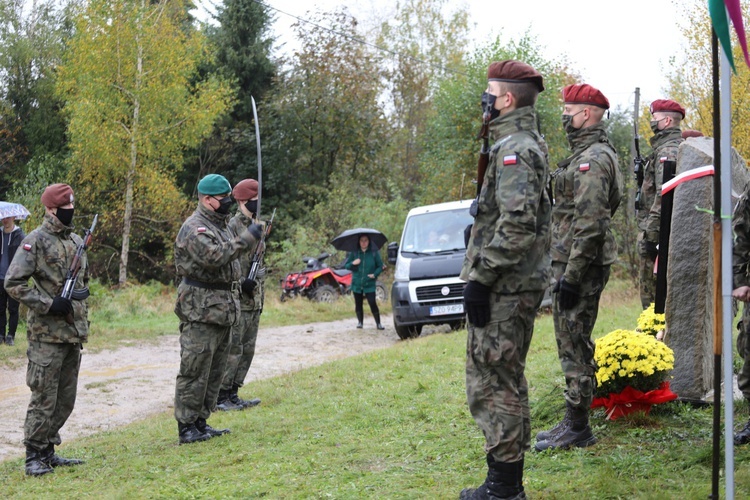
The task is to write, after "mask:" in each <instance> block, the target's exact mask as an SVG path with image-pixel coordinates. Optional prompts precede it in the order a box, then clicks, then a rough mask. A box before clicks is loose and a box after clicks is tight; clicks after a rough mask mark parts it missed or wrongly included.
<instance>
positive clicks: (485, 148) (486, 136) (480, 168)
mask: <svg viewBox="0 0 750 500" xmlns="http://www.w3.org/2000/svg"><path fill="white" fill-rule="evenodd" d="M491 112H492V109H489V108H487V109H485V110H484V112H483V113H482V128H481V129H479V134H477V139H481V140H482V148H481V149H480V150H479V162H478V163H477V196H479V193H481V192H482V184H484V174H485V172H487V164H489V162H490V118H491V116H492V114H491Z"/></svg>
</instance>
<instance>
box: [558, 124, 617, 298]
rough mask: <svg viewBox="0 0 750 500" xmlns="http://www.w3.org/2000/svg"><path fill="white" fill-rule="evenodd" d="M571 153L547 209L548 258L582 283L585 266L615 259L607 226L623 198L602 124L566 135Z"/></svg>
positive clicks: (568, 277) (573, 280)
mask: <svg viewBox="0 0 750 500" xmlns="http://www.w3.org/2000/svg"><path fill="white" fill-rule="evenodd" d="M568 139H569V141H570V145H571V148H572V149H573V154H572V155H571V156H569V157H568V158H566V159H565V160H563V161H561V162H560V163H558V168H557V170H556V171H555V172H554V173H553V174H552V176H553V178H554V181H555V206H554V208H553V209H552V247H551V249H550V254H551V257H552V261H553V262H566V263H567V266H566V267H565V274H564V275H563V276H564V277H565V281H568V282H570V283H575V284H581V281H582V279H583V276H584V274H585V273H586V271H587V270H588V267H589V266H590V265H598V266H604V265H609V264H612V263H613V262H614V261H615V260H616V259H617V244H616V243H615V238H614V236H613V235H612V231H611V230H610V225H611V222H612V216H613V215H614V214H615V210H617V207H618V206H619V205H620V199H621V198H622V189H623V184H622V174H621V173H620V169H619V168H618V165H617V153H615V148H614V147H613V146H612V144H611V143H610V142H609V139H608V137H607V131H606V130H605V125H604V123H598V124H597V125H593V126H591V127H586V128H583V129H580V130H578V131H576V132H575V133H573V134H569V136H568Z"/></svg>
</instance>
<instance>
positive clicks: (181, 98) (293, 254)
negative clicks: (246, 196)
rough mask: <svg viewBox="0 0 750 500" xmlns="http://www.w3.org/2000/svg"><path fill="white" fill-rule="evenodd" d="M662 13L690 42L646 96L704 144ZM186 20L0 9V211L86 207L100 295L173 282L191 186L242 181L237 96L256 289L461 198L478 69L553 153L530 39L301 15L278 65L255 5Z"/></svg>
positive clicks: (250, 1) (83, 213)
mask: <svg viewBox="0 0 750 500" xmlns="http://www.w3.org/2000/svg"><path fill="white" fill-rule="evenodd" d="M744 4H745V2H743V6H744ZM675 8H676V9H682V10H683V14H682V16H681V18H682V19H684V23H683V25H682V26H681V31H682V34H683V36H684V38H685V40H686V45H687V46H688V47H690V48H691V49H690V50H687V51H685V52H683V53H680V54H675V55H674V56H673V57H672V59H671V62H670V64H669V67H665V68H664V71H665V73H667V74H668V75H669V85H668V88H665V89H664V96H666V97H669V98H673V99H675V100H677V101H679V102H681V103H682V104H683V105H684V106H685V107H686V108H687V118H686V121H685V123H684V127H683V128H693V129H697V130H701V131H703V132H704V133H705V134H706V135H710V131H711V120H712V115H711V85H710V82H711V75H710V23H709V19H708V14H707V9H706V2H704V1H701V0H693V1H692V2H686V3H681V4H679V5H677V4H676V5H675ZM193 9H194V5H193V2H192V0H88V1H86V0H67V1H65V0H34V1H33V2H31V4H30V5H29V2H28V1H24V0H0V199H3V200H7V201H12V202H20V203H23V204H24V205H25V206H26V207H27V208H29V209H30V210H31V211H32V216H31V217H30V218H29V220H28V221H27V222H25V223H24V229H25V230H26V231H27V232H28V231H30V230H31V229H33V228H34V227H36V226H37V225H38V224H39V222H40V221H41V218H42V215H43V209H42V207H41V206H40V202H39V196H40V194H41V192H42V190H43V189H44V187H45V186H46V185H48V184H50V183H54V182H67V183H69V184H71V185H72V186H73V188H74V190H75V191H76V218H75V221H74V223H75V225H76V227H77V228H78V229H79V231H80V232H82V230H83V229H82V228H84V227H88V226H89V225H90V223H91V220H92V218H93V216H94V214H96V213H98V214H99V221H100V224H99V226H98V227H97V231H96V239H95V244H94V246H93V248H92V249H91V250H90V252H89V256H90V262H91V265H92V272H93V275H94V276H95V277H97V278H99V279H100V280H101V281H102V282H103V283H105V284H107V285H124V284H126V283H128V282H132V283H136V282H146V281H150V280H158V281H160V282H163V283H170V282H173V280H174V279H175V270H174V265H173V259H172V248H173V243H174V238H175V236H176V233H177V230H178V229H179V227H180V225H181V224H182V222H183V220H184V219H185V218H186V217H187V216H188V215H189V214H190V212H191V211H192V210H193V209H194V208H195V204H196V199H195V195H196V185H197V183H198V181H199V180H200V178H202V177H203V176H204V175H206V174H208V173H220V174H222V175H225V176H226V177H227V178H228V179H229V180H230V182H231V183H232V184H235V183H237V182H239V181H240V180H242V179H244V178H249V177H251V178H257V173H258V165H257V149H256V137H255V123H254V121H253V113H252V105H251V96H253V97H254V98H255V101H256V103H257V105H258V115H259V119H258V121H259V123H258V125H259V127H260V135H261V148H262V165H263V193H262V210H263V213H262V216H263V217H268V215H269V214H270V212H271V210H272V209H274V208H275V209H277V216H276V221H275V223H274V230H273V234H272V236H271V239H270V241H269V248H270V250H269V252H268V254H267V262H268V264H269V266H270V267H271V268H272V269H274V270H276V274H275V276H276V278H281V277H283V274H284V273H285V272H287V271H291V270H293V269H295V268H298V267H300V265H301V264H300V259H301V257H302V256H303V255H316V254H317V253H319V252H320V251H324V250H328V251H330V252H331V253H333V249H332V247H330V241H331V239H332V238H333V237H334V236H336V234H338V233H339V232H341V231H342V230H344V229H348V228H351V227H357V226H365V227H375V228H378V229H380V230H381V231H383V232H384V233H385V234H386V235H387V236H388V237H389V239H390V240H391V241H398V240H399V239H400V234H401V228H402V226H403V222H404V219H405V217H406V213H407V212H408V210H409V209H410V208H412V207H414V206H418V205H423V204H428V203H439V202H444V201H451V200H457V199H460V198H464V199H465V198H471V197H473V195H474V193H475V190H476V186H475V185H474V184H472V182H471V180H472V179H474V178H475V176H476V161H477V152H478V150H479V142H478V141H477V139H476V135H477V132H478V130H479V126H480V121H481V110H480V107H479V101H480V96H481V93H482V91H483V90H484V89H485V87H486V68H487V65H488V63H489V62H491V61H494V60H502V59H518V60H522V61H525V62H527V63H529V64H531V65H532V66H534V67H535V68H537V69H538V70H539V71H540V72H541V73H542V74H543V75H544V78H545V86H546V88H547V90H546V91H545V92H543V93H542V94H541V95H540V98H539V102H538V104H537V109H538V112H539V115H540V118H541V123H540V128H541V131H542V133H543V134H544V136H545V138H546V140H547V143H548V145H549V151H550V165H551V169H554V165H555V163H556V162H558V161H560V160H562V159H563V158H565V157H566V156H567V155H568V151H569V150H568V145H567V140H566V138H565V135H564V133H563V130H562V126H561V123H560V114H561V110H562V102H561V94H560V90H561V89H562V87H564V86H565V85H567V84H570V83H578V82H580V78H581V77H580V74H579V72H578V71H577V70H576V68H575V67H573V66H572V65H571V64H570V63H569V62H568V61H567V60H566V59H565V58H564V57H563V58H548V57H546V56H545V48H544V47H543V46H541V45H540V44H539V43H537V41H536V39H535V37H534V34H533V32H532V31H529V32H527V34H526V35H525V36H523V37H521V38H520V39H516V40H505V39H504V38H503V36H502V34H501V35H500V36H498V37H497V38H495V39H493V40H487V42H486V44H484V45H482V46H480V47H479V48H477V49H471V50H468V49H467V47H470V44H469V43H467V40H468V39H469V35H470V27H469V22H468V18H469V16H468V13H467V12H466V10H462V9H461V8H460V7H458V8H453V9H452V8H451V7H450V6H449V4H448V1H447V0H405V1H404V2H401V3H399V5H398V8H397V12H396V15H395V16H392V17H389V18H388V19H384V20H382V22H374V21H373V20H372V19H369V20H368V23H367V24H368V28H367V29H365V28H363V24H362V23H360V22H358V20H357V19H355V18H354V17H353V16H352V15H351V14H350V13H349V12H348V11H347V10H346V9H340V10H336V11H333V12H316V13H313V14H311V15H310V16H309V17H308V18H306V19H304V20H300V21H299V22H298V23H297V24H296V25H295V26H294V35H295V36H296V38H297V40H298V41H299V48H298V49H296V50H294V51H293V52H292V53H289V54H284V55H278V51H277V50H275V40H274V39H273V37H272V35H271V32H272V31H271V24H272V22H273V20H274V15H275V13H274V11H273V9H271V8H269V7H268V6H266V5H264V4H263V3H262V2H259V1H255V0H224V2H223V4H220V5H217V9H216V14H215V18H214V19H212V20H211V22H209V23H201V22H198V21H197V20H196V19H195V18H194V17H193V16H192V15H191V11H192V10H193ZM464 9H465V8H464ZM744 10H745V11H747V10H748V9H744ZM299 14H301V13H299ZM745 23H746V24H750V19H749V18H748V16H747V15H746V16H745ZM372 26H375V28H371V27H372ZM735 47H737V45H736V44H735ZM737 50H739V48H737ZM643 57H644V58H645V57H649V54H643ZM735 58H738V60H739V59H741V55H740V54H739V53H738V54H736V55H735ZM637 70H638V69H637V68H625V67H624V68H622V71H624V72H626V71H637ZM748 88H750V71H748V69H747V68H746V67H745V66H743V65H738V73H737V75H736V76H735V77H734V78H733V85H732V91H733V95H732V103H733V116H732V126H733V145H734V146H735V147H736V148H737V149H738V150H739V152H740V153H741V154H742V155H743V157H745V158H750V103H748V99H750V95H748V92H747V89H748ZM647 104H648V103H642V106H641V108H642V109H640V110H639V116H640V119H639V130H640V131H641V137H642V139H643V140H642V141H641V146H642V152H643V154H644V155H645V154H647V153H648V151H649V147H648V140H647V139H648V138H649V137H650V135H651V133H650V131H649V127H648V121H649V114H648V111H647ZM632 120H633V110H632V109H620V108H616V109H612V110H611V113H610V116H609V119H608V120H607V124H608V127H609V132H610V138H611V139H612V141H613V143H614V144H615V146H616V149H617V152H618V155H619V159H620V168H621V169H622V172H623V178H624V179H625V180H626V181H627V183H628V191H627V192H628V195H627V196H626V198H625V199H623V201H622V205H621V207H620V209H619V210H618V213H617V215H616V217H615V223H614V227H613V231H614V233H615V235H616V238H617V240H618V246H619V251H620V256H619V257H620V258H619V261H618V265H617V272H618V274H619V275H620V276H623V277H629V278H631V279H633V280H635V279H637V278H636V277H637V272H636V264H637V254H636V248H635V240H636V234H637V229H636V224H635V218H634V216H635V214H634V211H633V201H632V200H633V192H634V189H633V188H634V180H633V175H632V147H633V146H632V143H633V123H632ZM340 260H343V256H342V255H334V257H333V258H332V262H334V263H335V262H337V261H340Z"/></svg>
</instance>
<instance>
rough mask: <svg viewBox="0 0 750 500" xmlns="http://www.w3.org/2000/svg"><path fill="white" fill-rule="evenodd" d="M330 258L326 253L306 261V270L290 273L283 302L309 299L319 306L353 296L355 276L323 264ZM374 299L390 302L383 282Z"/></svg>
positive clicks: (304, 258)
mask: <svg viewBox="0 0 750 500" xmlns="http://www.w3.org/2000/svg"><path fill="white" fill-rule="evenodd" d="M328 257H330V254H329V253H327V252H323V253H321V254H320V255H318V256H317V257H303V258H302V262H304V263H305V268H304V269H303V270H301V271H298V272H296V273H289V274H287V275H286V278H284V279H283V280H282V282H281V297H280V299H281V302H285V301H286V300H287V299H290V298H294V297H297V296H302V297H307V298H308V299H310V300H314V301H316V302H334V301H335V300H337V299H338V298H339V297H340V296H341V295H346V294H348V293H350V292H351V286H352V272H351V271H349V270H348V269H341V266H339V267H338V268H331V267H329V266H328V264H326V263H324V262H323V261H324V260H326V259H327V258H328ZM375 297H376V298H377V300H378V302H385V301H386V300H388V292H387V291H386V288H385V285H383V283H381V282H380V281H377V282H376V284H375Z"/></svg>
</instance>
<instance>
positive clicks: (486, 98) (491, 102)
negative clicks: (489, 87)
mask: <svg viewBox="0 0 750 500" xmlns="http://www.w3.org/2000/svg"><path fill="white" fill-rule="evenodd" d="M496 99H497V96H496V95H493V94H490V93H489V92H482V112H484V113H486V112H488V111H489V113H490V121H492V120H494V119H495V118H497V117H498V116H500V110H498V109H495V100H496Z"/></svg>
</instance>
